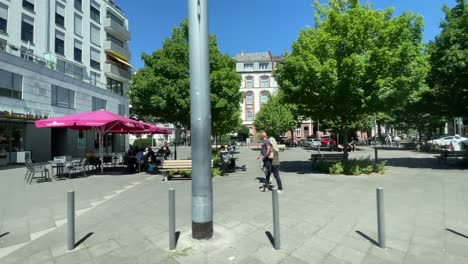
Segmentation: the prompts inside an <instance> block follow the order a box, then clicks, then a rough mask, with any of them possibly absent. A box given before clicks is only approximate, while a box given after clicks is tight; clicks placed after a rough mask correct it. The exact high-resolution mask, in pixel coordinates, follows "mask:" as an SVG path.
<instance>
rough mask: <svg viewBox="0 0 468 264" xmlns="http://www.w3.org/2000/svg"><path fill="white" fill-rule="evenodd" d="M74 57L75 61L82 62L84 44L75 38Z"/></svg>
mask: <svg viewBox="0 0 468 264" xmlns="http://www.w3.org/2000/svg"><path fill="white" fill-rule="evenodd" d="M73 58H74V59H75V61H78V62H82V58H83V56H82V44H81V42H79V41H78V40H75V47H74V49H73Z"/></svg>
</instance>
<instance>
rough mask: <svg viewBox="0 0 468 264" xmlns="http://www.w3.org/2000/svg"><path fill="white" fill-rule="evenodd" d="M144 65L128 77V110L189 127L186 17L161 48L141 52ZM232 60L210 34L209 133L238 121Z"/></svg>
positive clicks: (225, 129)
mask: <svg viewBox="0 0 468 264" xmlns="http://www.w3.org/2000/svg"><path fill="white" fill-rule="evenodd" d="M142 59H143V61H144V62H145V66H144V68H142V69H140V70H138V71H137V72H136V73H135V74H134V76H133V77H132V83H131V85H130V89H129V98H130V103H131V105H132V111H133V112H134V113H135V115H136V116H138V117H140V118H142V119H148V118H149V119H154V120H155V121H158V122H165V123H174V124H176V125H180V126H183V127H185V128H189V127H190V76H189V65H190V64H189V45H188V20H187V19H185V20H184V21H183V22H181V24H180V26H179V27H176V28H174V29H173V31H172V36H171V37H169V38H167V39H166V40H165V41H164V43H163V47H162V48H161V49H158V50H156V51H154V52H153V53H152V54H151V55H149V54H145V53H144V54H143V55H142ZM235 65H236V63H235V60H234V59H232V58H231V57H230V56H229V55H227V54H222V53H221V52H220V51H219V49H218V44H217V41H216V36H215V35H210V85H211V116H212V133H213V134H214V135H217V134H218V135H220V134H225V133H228V132H231V131H233V130H235V129H237V128H238V127H239V125H240V121H239V116H240V102H241V100H242V98H243V95H242V93H241V92H240V91H239V87H240V82H241V78H240V76H239V74H238V73H237V72H236V68H235Z"/></svg>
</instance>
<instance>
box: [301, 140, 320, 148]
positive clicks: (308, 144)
mask: <svg viewBox="0 0 468 264" xmlns="http://www.w3.org/2000/svg"><path fill="white" fill-rule="evenodd" d="M301 142H302V146H303V147H308V148H313V147H317V146H320V140H319V139H315V138H309V139H306V140H304V141H301Z"/></svg>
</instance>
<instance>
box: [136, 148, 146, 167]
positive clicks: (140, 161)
mask: <svg viewBox="0 0 468 264" xmlns="http://www.w3.org/2000/svg"><path fill="white" fill-rule="evenodd" d="M144 157H145V154H144V153H143V149H139V150H138V151H137V153H136V155H135V159H136V164H137V166H138V171H140V169H141V166H143V163H144Z"/></svg>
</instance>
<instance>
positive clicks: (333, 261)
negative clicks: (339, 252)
mask: <svg viewBox="0 0 468 264" xmlns="http://www.w3.org/2000/svg"><path fill="white" fill-rule="evenodd" d="M322 264H350V262H348V261H345V260H342V259H340V258H337V257H335V256H332V255H326V256H325V258H324V259H323V260H322Z"/></svg>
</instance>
